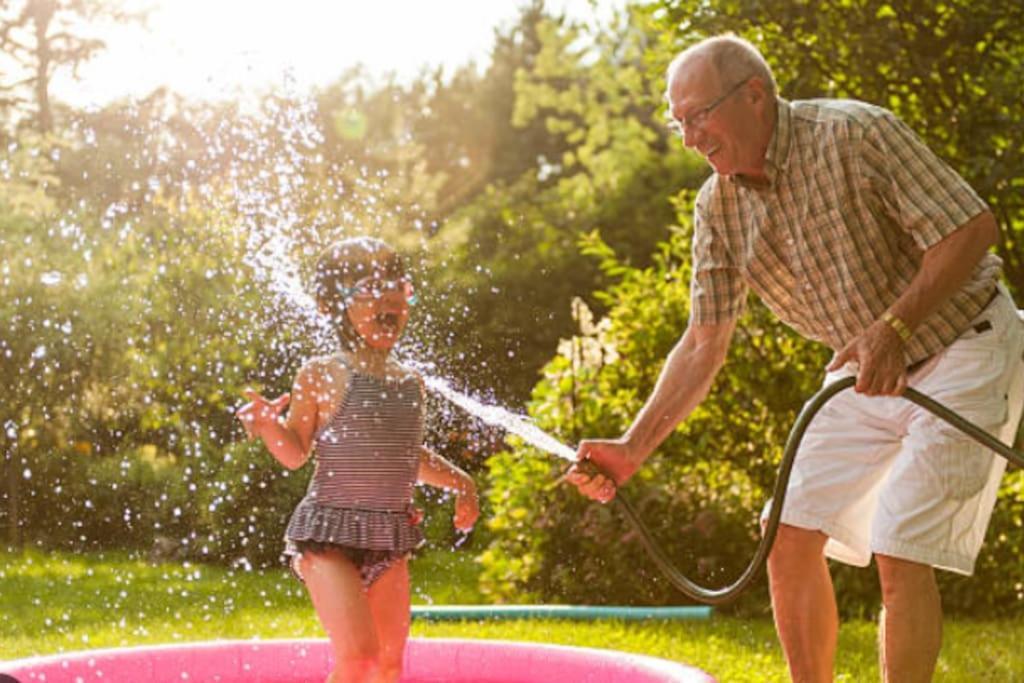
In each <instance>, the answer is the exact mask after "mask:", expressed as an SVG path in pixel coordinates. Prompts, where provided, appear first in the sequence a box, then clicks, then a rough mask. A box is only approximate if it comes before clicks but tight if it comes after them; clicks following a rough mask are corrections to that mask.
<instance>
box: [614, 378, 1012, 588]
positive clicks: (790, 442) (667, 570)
mask: <svg viewBox="0 0 1024 683" xmlns="http://www.w3.org/2000/svg"><path fill="white" fill-rule="evenodd" d="M855 382H856V378H854V377H845V378H843V379H840V380H838V381H835V382H833V383H832V384H829V385H828V386H826V387H824V388H823V389H821V391H819V392H818V393H817V394H815V395H814V396H813V397H812V398H811V400H810V401H808V402H807V404H806V405H805V406H804V408H803V410H801V411H800V416H799V417H797V420H796V423H795V424H794V425H793V429H791V430H790V432H789V438H788V439H787V440H786V450H785V452H784V453H783V454H782V462H781V463H780V464H779V476H778V479H777V480H776V482H775V494H774V496H773V502H772V506H771V512H770V513H769V515H768V522H767V524H766V526H765V529H764V533H763V534H762V536H761V542H760V543H759V544H758V546H757V550H756V551H755V553H754V557H753V559H752V560H751V561H750V564H749V565H747V568H746V569H745V570H744V571H743V574H741V575H740V577H739V578H738V579H736V581H735V582H734V583H732V584H731V585H728V586H725V587H723V588H713V589H712V588H705V587H704V586H700V585H698V584H696V583H694V582H693V581H691V580H690V579H688V578H687V577H686V576H684V575H683V573H682V572H680V571H679V570H678V569H677V568H676V566H675V565H674V564H673V563H672V561H671V560H670V559H669V558H668V557H667V556H666V555H665V553H664V551H663V550H662V549H661V548H660V547H659V546H658V544H657V543H656V542H655V541H654V539H653V538H652V537H651V534H650V532H649V531H648V530H647V527H646V526H644V523H643V522H642V521H641V519H640V516H639V515H638V514H637V511H636V509H635V508H634V507H633V505H632V504H631V503H630V502H629V500H628V499H627V498H626V497H625V496H623V495H622V492H621V491H619V492H618V493H617V494H616V496H615V500H616V501H617V502H618V505H619V508H620V509H621V510H622V512H623V514H624V515H625V516H626V519H628V520H629V522H630V524H631V525H632V526H633V528H634V529H635V530H636V532H637V534H639V536H640V540H641V542H642V543H643V545H644V548H645V549H646V550H647V554H648V555H650V556H651V559H652V560H654V563H655V564H657V565H658V568H659V569H661V571H662V573H663V574H664V575H665V577H666V578H668V580H669V581H670V582H671V583H672V585H674V586H675V587H676V588H678V589H679V590H680V591H682V592H683V593H684V594H686V595H687V596H688V597H690V598H692V599H694V600H699V601H700V602H703V603H706V604H709V605H721V604H724V603H727V602H729V601H730V600H733V599H734V598H736V596H738V595H739V594H740V593H742V592H743V591H744V590H746V589H747V587H748V586H750V584H751V582H753V580H754V579H755V578H757V574H758V572H760V571H761V568H762V567H763V566H764V564H765V561H766V560H767V558H768V553H769V552H770V551H771V548H772V544H773V543H774V542H775V534H776V532H777V531H778V528H779V519H780V517H781V516H782V506H783V504H784V502H785V500H786V488H787V486H788V485H789V476H790V473H791V472H792V470H793V459H794V458H795V457H796V452H797V447H798V446H799V445H800V442H801V441H802V440H803V438H804V432H806V431H807V426H808V425H809V424H810V422H811V420H812V419H813V418H814V416H815V415H816V414H817V412H818V411H819V410H821V408H822V407H823V406H824V405H825V404H826V403H828V401H829V400H830V399H831V398H832V397H833V396H835V395H836V394H838V393H839V392H840V391H843V390H844V389H848V388H849V387H851V386H853V384H854V383H855ZM902 396H903V398H905V399H907V400H909V401H911V402H913V403H916V404H917V405H919V406H921V407H922V408H924V409H925V410H927V411H929V412H931V413H932V414H934V415H936V416H938V417H939V418H941V419H943V420H945V421H946V422H948V423H949V424H951V425H952V426H954V427H956V428H957V429H959V430H960V431H962V432H963V433H965V434H967V435H968V436H970V437H971V438H972V439H974V440H975V441H978V442H979V443H981V444H982V445H984V446H986V447H988V448H990V449H992V450H993V451H995V452H996V453H998V454H999V455H1001V456H1003V457H1004V458H1006V459H1007V460H1009V461H1010V462H1012V463H1014V464H1015V465H1017V466H1018V467H1024V454H1022V453H1020V452H1018V451H1015V450H1014V449H1012V448H1010V447H1009V446H1007V445H1006V444H1004V443H1003V442H1001V441H1000V440H999V439H997V438H995V437H994V436H992V435H991V434H989V433H988V432H986V431H985V430H983V429H982V428H981V427H978V426H977V425H976V424H974V423H973V422H970V421H968V420H966V419H965V418H964V417H962V416H961V415H959V414H957V413H955V412H953V411H952V410H950V409H949V408H947V407H946V406H944V405H942V404H941V403H939V402H937V401H935V400H934V399H932V398H930V397H928V396H925V395H924V394H922V393H921V392H919V391H917V390H915V389H911V388H909V387H908V388H907V389H905V390H904V392H903V394H902Z"/></svg>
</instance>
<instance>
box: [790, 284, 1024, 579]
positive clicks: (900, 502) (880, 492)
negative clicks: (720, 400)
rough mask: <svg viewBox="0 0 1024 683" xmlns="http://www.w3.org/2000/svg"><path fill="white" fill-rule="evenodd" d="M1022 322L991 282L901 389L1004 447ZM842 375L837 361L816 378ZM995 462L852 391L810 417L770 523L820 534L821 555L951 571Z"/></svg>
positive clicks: (1011, 424) (902, 411)
mask: <svg viewBox="0 0 1024 683" xmlns="http://www.w3.org/2000/svg"><path fill="white" fill-rule="evenodd" d="M1022 353H1024V322H1022V319H1021V317H1020V316H1018V312H1017V310H1016V307H1015V306H1014V304H1013V301H1012V299H1010V297H1009V295H1008V294H1007V293H1006V292H1005V290H1002V288H1000V293H999V295H998V296H996V297H995V299H993V301H992V303H991V304H989V306H988V307H987V308H986V309H985V310H984V311H983V312H982V313H981V314H980V315H979V316H978V317H977V318H976V319H975V320H974V322H973V323H972V327H970V328H968V330H967V332H965V333H964V334H963V335H961V337H960V338H959V339H957V340H956V341H955V342H953V344H951V345H950V346H949V347H948V348H946V349H945V350H944V351H942V352H941V353H938V354H936V355H935V356H933V357H932V358H930V359H928V361H926V362H925V363H924V364H923V365H922V367H920V368H917V369H916V370H915V371H914V372H913V373H912V374H911V375H910V377H909V378H908V383H909V385H910V386H912V387H914V388H915V389H917V390H918V391H920V392H922V393H923V394H926V395H928V396H931V397H932V398H934V399H935V400H936V401H938V402H940V403H942V404H944V405H945V406H947V407H949V408H950V409H952V410H954V411H956V412H957V413H960V414H961V415H963V416H964V417H965V418H967V419H968V420H970V421H971V422H974V423H976V424H978V425H979V426H981V427H983V428H984V429H986V430H987V431H989V432H990V433H992V434H997V435H998V436H999V438H1000V439H1001V440H1002V441H1003V442H1005V443H1008V444H1012V443H1013V440H1014V436H1015V434H1016V431H1017V424H1018V421H1019V419H1020V413H1021V406H1022V405H1024V363H1022V357H1021V356H1022ZM851 374H853V372H852V370H851V369H848V368H843V369H841V370H839V371H837V372H834V373H830V374H829V375H827V376H826V378H825V384H830V383H832V382H834V381H836V380H838V379H840V378H842V377H848V376H850V375H851ZM1005 467H1006V460H1005V459H1004V458H1002V457H1000V456H999V455H997V454H995V453H993V452H992V451H991V450H989V449H987V448H985V447H984V446H982V445H981V444H979V443H977V442H976V441H974V440H973V439H971V438H970V437H968V436H967V435H965V434H963V433H962V432H960V431H959V430H957V429H955V428H954V427H952V426H951V425H949V424H948V423H946V422H945V421H943V420H941V419H939V418H938V417H936V416H934V415H932V414H931V413H929V412H928V411H926V410H925V409H924V408H919V407H918V406H917V405H915V404H913V403H911V402H910V401H907V400H905V399H903V398H900V397H877V396H875V397H872V396H864V395H862V394H858V393H856V391H854V390H853V389H852V388H851V389H848V390H846V391H842V392H840V393H839V394H838V395H836V396H835V397H833V398H832V400H831V401H829V402H828V403H827V404H826V405H825V407H824V408H822V410H821V411H820V412H819V413H818V414H817V416H816V417H815V418H814V419H813V420H812V422H811V424H810V426H809V428H808V430H807V433H806V435H805V436H804V439H803V442H802V444H801V446H800V449H799V451H798V454H797V457H796V461H795V463H794V466H793V474H792V478H791V479H790V483H789V488H788V489H787V493H786V501H785V506H784V509H783V511H782V521H783V522H784V523H786V524H789V525H792V526H796V527H801V528H804V529H816V530H820V531H822V532H823V533H825V534H826V535H827V536H828V537H829V541H828V543H827V544H826V546H825V552H826V554H827V555H828V556H829V557H831V558H833V559H836V560H839V561H841V562H846V563H848V564H853V565H858V566H864V565H867V564H868V562H869V561H870V559H871V554H872V553H880V554H883V555H890V556H893V557H899V558H902V559H906V560H911V561H914V562H920V563H922V564H928V565H932V566H934V567H939V568H941V569H948V570H951V571H954V572H958V573H961V574H971V573H972V572H973V571H974V561H975V558H977V556H978V551H979V550H980V549H981V543H982V540H983V539H984V536H985V529H986V527H988V521H989V517H990V516H991V514H992V508H993V507H994V505H995V500H996V493H997V491H998V488H999V481H1000V479H1001V478H1002V475H1003V470H1004V469H1005Z"/></svg>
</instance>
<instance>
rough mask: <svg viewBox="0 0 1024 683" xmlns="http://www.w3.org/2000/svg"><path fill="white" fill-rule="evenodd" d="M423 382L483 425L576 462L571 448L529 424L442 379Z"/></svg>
mask: <svg viewBox="0 0 1024 683" xmlns="http://www.w3.org/2000/svg"><path fill="white" fill-rule="evenodd" d="M423 381H424V382H425V383H426V385H427V387H428V388H430V389H431V390H432V391H434V392H435V393H438V394H440V395H441V396H444V397H445V398H446V399H447V400H449V401H451V402H452V403H454V404H455V405H457V406H459V407H460V408H462V409H463V410H465V411H466V412H468V413H470V414H471V415H473V416H475V417H477V418H479V419H480V420H482V421H484V422H486V423H487V424H489V425H492V426H495V427H501V428H502V429H505V430H506V431H509V432H511V433H513V434H515V435H516V436H518V437H520V438H522V439H523V440H524V441H526V442H527V443H528V444H530V445H531V446H536V447H537V448H540V449H541V450H544V451H547V452H548V453H551V454H552V455H556V456H558V457H559V458H562V459H563V460H568V461H570V462H575V461H576V453H575V452H574V451H573V450H572V449H571V448H569V447H568V446H566V445H565V444H564V443H562V442H561V441H559V440H558V439H556V438H555V437H553V436H551V435H550V434H548V433H547V432H545V431H544V430H543V429H541V428H540V427H538V426H537V425H535V424H533V423H532V422H530V421H529V420H528V419H527V418H524V417H522V416H521V415H516V414H515V413H511V412H509V411H507V410H505V409H504V408H501V407H498V406H493V405H485V404H483V403H480V402H479V401H477V400H476V399H474V398H471V397H470V396H467V395H465V394H463V393H460V392H458V391H456V390H455V389H452V387H451V386H450V385H449V384H448V383H447V382H445V381H444V380H443V379H439V378H437V377H431V376H429V375H424V376H423Z"/></svg>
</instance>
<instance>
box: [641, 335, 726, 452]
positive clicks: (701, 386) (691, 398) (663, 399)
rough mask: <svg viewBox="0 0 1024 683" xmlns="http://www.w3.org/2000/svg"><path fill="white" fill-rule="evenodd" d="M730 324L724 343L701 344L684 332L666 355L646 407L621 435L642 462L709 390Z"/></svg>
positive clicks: (718, 338)
mask: <svg viewBox="0 0 1024 683" xmlns="http://www.w3.org/2000/svg"><path fill="white" fill-rule="evenodd" d="M732 328H733V326H732V324H730V325H729V326H728V330H727V333H726V334H725V336H724V339H723V338H722V337H721V336H716V337H714V338H712V339H706V340H703V341H699V340H697V339H696V338H695V337H694V336H692V335H690V333H689V332H687V334H686V335H684V336H683V338H682V339H681V340H680V341H679V343H678V344H676V346H675V348H674V349H672V352H671V353H670V354H669V356H668V359H667V360H666V362H665V366H664V367H663V368H662V370H661V374H660V375H659V377H658V382H657V384H655V387H654V391H653V392H652V393H651V396H650V398H648V399H647V403H645V404H644V407H643V408H642V409H641V410H640V412H639V414H638V415H637V417H636V419H635V420H634V421H633V424H632V425H631V426H630V428H629V429H628V430H627V432H626V434H625V440H626V442H627V443H628V444H629V446H630V450H632V451H633V452H634V453H635V454H636V455H637V457H638V458H639V460H640V461H641V462H642V461H644V460H646V459H647V458H648V456H650V454H651V453H652V452H653V451H654V449H656V448H657V447H658V445H659V444H660V443H661V442H662V441H664V440H665V439H666V438H667V437H668V435H669V434H671V433H672V430H674V429H675V428H676V425H678V424H679V423H680V422H682V421H683V420H685V419H686V417H687V416H688V415H689V414H690V413H691V412H693V409H694V408H696V407H697V406H698V405H699V404H700V402H701V401H703V400H704V398H705V397H706V396H707V395H708V391H710V390H711V384H712V382H714V379H715V376H716V375H717V374H718V370H719V369H720V368H721V367H722V364H723V363H724V362H725V351H726V350H727V349H728V344H729V338H730V337H731V336H732Z"/></svg>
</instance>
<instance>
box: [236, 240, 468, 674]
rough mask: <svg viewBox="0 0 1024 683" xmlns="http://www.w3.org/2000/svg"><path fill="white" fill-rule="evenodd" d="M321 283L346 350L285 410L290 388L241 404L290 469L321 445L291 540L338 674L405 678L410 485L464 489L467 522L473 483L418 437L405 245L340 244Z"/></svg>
mask: <svg viewBox="0 0 1024 683" xmlns="http://www.w3.org/2000/svg"><path fill="white" fill-rule="evenodd" d="M316 297H317V303H318V305H319V307H320V311H321V313H323V314H325V315H327V316H329V317H330V319H331V321H332V322H333V324H335V325H336V327H337V329H338V336H339V338H340V340H341V346H342V351H341V353H339V354H337V355H334V356H329V357H323V358H315V359H313V360H311V361H309V362H308V363H306V364H305V366H304V367H303V368H302V369H301V370H299V374H298V376H297V377H296V379H295V383H294V386H293V388H292V393H291V398H290V403H291V408H290V409H289V411H288V416H287V418H285V419H284V420H283V421H282V420H281V419H279V415H280V413H281V412H282V411H283V410H284V408H285V406H286V405H288V404H289V395H288V394H284V395H282V396H280V397H279V398H277V399H275V400H272V401H271V400H267V399H265V398H263V397H262V396H260V395H259V394H257V393H256V392H253V391H250V392H247V396H248V397H249V399H250V400H251V403H248V404H247V405H245V406H244V407H243V408H241V409H240V410H239V413H238V417H239V419H241V421H242V424H243V425H244V426H245V429H246V431H247V433H248V434H249V437H250V438H252V437H259V438H261V439H263V442H264V443H265V444H266V446H267V448H268V449H269V450H270V452H271V453H272V454H273V455H274V457H275V458H277V460H278V461H280V462H281V464H282V465H284V466H285V467H287V468H289V469H296V468H298V467H300V466H301V465H302V464H303V463H304V462H306V460H307V459H308V458H309V455H310V452H311V451H315V453H316V469H315V471H314V473H313V478H312V479H311V481H310V484H309V490H308V492H307V493H306V496H305V497H304V498H303V499H302V501H301V502H300V503H299V505H298V507H296V508H295V511H294V513H293V514H292V517H291V520H290V522H289V523H288V529H287V532H286V534H285V553H286V554H287V555H289V556H290V557H291V558H292V567H293V569H294V570H295V572H296V574H298V576H299V577H300V578H301V579H302V580H303V581H304V582H305V584H306V588H307V589H308V591H309V595H310V597H311V598H312V601H313V607H314V608H315V609H316V612H317V615H318V616H319V618H320V622H321V623H322V624H323V627H324V630H325V631H326V632H327V635H328V637H329V638H330V641H331V647H332V649H333V652H334V670H333V672H332V673H331V674H330V676H329V677H328V678H327V680H328V682H329V683H342V682H345V683H348V682H352V683H364V682H365V683H369V682H371V681H372V682H374V683H376V682H384V681H387V682H392V681H397V680H398V678H399V674H400V672H401V667H402V656H403V652H404V649H405V641H406V638H407V636H408V632H409V571H408V567H407V561H408V557H409V554H410V553H411V552H412V550H413V549H414V548H416V547H417V546H418V545H419V544H420V543H421V542H422V540H423V535H422V532H421V530H420V528H419V526H418V515H417V514H416V512H415V510H414V508H413V507H412V493H413V486H414V485H415V484H416V483H424V484H429V485H431V486H439V487H442V488H445V489H448V490H451V491H454V492H455V493H456V500H455V520H454V521H455V526H456V527H457V528H458V529H460V530H469V529H471V528H472V526H473V523H474V522H475V521H476V518H477V515H478V514H479V511H478V508H477V495H476V487H475V486H474V484H473V480H472V479H471V478H470V477H469V476H468V475H467V474H466V473H465V472H463V471H462V470H460V469H459V468H457V467H455V466H454V465H452V464H451V463H449V462H448V461H447V460H445V459H444V458H442V457H440V456H439V455H437V454H436V453H433V452H432V451H430V450H429V449H428V448H426V447H425V446H424V445H423V444H422V436H423V414H424V394H425V390H424V386H423V381H422V379H421V378H420V377H419V376H418V375H417V374H416V373H415V372H413V371H411V370H410V369H408V368H406V367H403V366H402V365H400V364H399V363H398V362H396V361H395V360H394V359H393V358H392V357H391V349H392V348H393V347H394V345H395V344H396V342H397V341H398V339H399V337H401V335H402V331H403V329H404V328H405V324H406V322H407V321H408V318H409V306H410V303H411V301H412V286H411V284H410V281H409V279H408V277H407V276H406V274H405V270H404V268H403V265H402V261H401V259H400V258H399V256H398V254H397V253H395V251H394V250H392V249H391V248H390V247H389V246H388V245H387V244H385V243H383V242H381V241H380V240H376V239H370V238H355V239H348V240H344V241H342V242H339V243H337V244H335V245H333V246H331V247H330V248H328V249H327V250H326V251H325V252H324V253H323V254H322V255H321V257H320V259H319V261H318V263H317V268H316Z"/></svg>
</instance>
